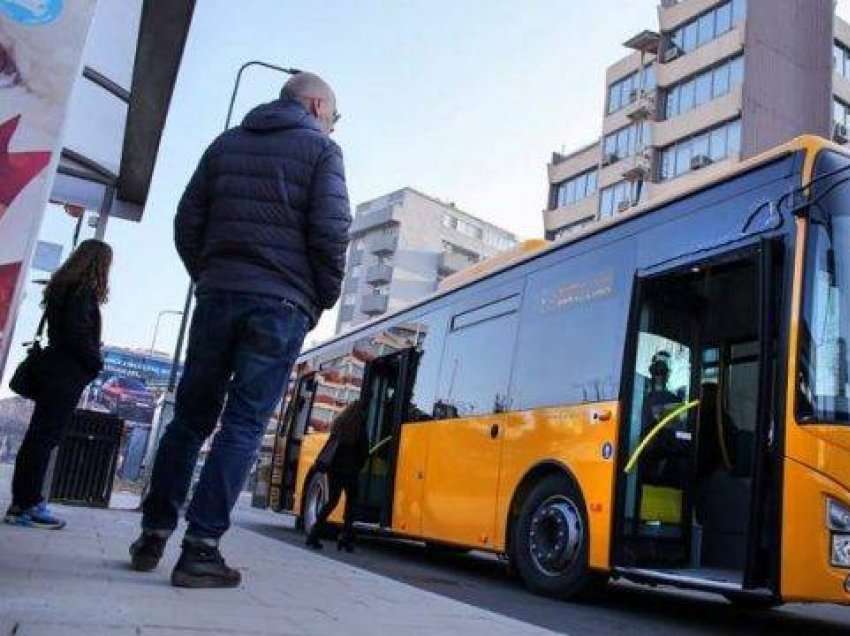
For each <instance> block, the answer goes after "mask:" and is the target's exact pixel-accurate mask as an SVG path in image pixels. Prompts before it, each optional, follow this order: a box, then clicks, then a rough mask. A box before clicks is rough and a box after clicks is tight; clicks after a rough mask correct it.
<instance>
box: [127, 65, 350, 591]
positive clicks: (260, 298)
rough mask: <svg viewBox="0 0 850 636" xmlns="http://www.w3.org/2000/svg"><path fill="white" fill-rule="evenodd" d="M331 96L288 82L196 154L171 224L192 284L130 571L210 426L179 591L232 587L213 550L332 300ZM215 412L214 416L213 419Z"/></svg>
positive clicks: (153, 540)
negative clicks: (171, 396)
mask: <svg viewBox="0 0 850 636" xmlns="http://www.w3.org/2000/svg"><path fill="white" fill-rule="evenodd" d="M338 119H339V113H338V112H337V110H336V96H335V95H334V92H333V90H331V87H330V86H329V85H328V84H327V83H326V82H325V81H324V80H322V79H321V78H320V77H319V76H317V75H314V74H312V73H299V74H298V75H295V76H293V77H292V78H291V79H290V80H289V81H288V82H287V83H286V85H285V86H284V87H283V90H282V91H281V94H280V99H278V100H275V101H273V102H270V103H268V104H262V105H260V106H258V107H256V108H255V109H254V110H252V111H251V112H250V113H248V115H247V116H246V117H245V119H244V120H243V122H242V124H241V125H240V126H238V127H236V128H232V129H230V130H228V131H226V132H225V133H224V134H222V135H221V136H219V137H218V138H217V139H216V140H215V141H213V143H212V144H211V145H210V146H209V148H207V150H206V152H205V153H204V154H203V156H202V157H201V160H200V163H199V164H198V168H197V170H196V171H195V174H194V175H193V176H192V179H191V180H190V181H189V185H188V186H187V188H186V191H185V193H184V194H183V197H182V199H181V200H180V204H179V206H178V209H177V215H176V217H175V220H174V234H175V243H176V245H177V251H178V253H179V254H180V258H181V259H182V261H183V264H184V265H185V267H186V270H187V271H188V272H189V275H190V276H191V277H192V280H193V281H194V282H195V285H196V294H197V308H196V309H195V312H194V315H193V317H192V326H191V330H190V334H189V348H188V351H187V354H186V363H185V367H184V370H183V377H182V379H181V380H180V385H179V387H178V389H177V399H176V405H175V416H174V419H173V420H172V422H171V423H170V424H169V425H168V428H167V429H166V431H165V434H164V435H163V437H162V441H161V442H160V444H159V449H158V451H157V455H156V460H155V462H154V468H153V473H152V476H151V486H150V492H149V494H148V496H147V497H146V498H145V501H144V503H143V506H142V509H143V513H144V514H143V517H142V534H141V536H140V537H139V539H138V540H137V541H136V542H135V543H133V545H132V546H131V547H130V555H131V558H132V565H133V568H135V569H136V570H139V571H150V570H153V569H154V568H156V566H157V565H158V564H159V561H160V559H161V557H162V554H163V550H164V548H165V544H166V541H167V540H168V538H169V536H170V535H171V534H172V532H173V531H174V529H175V528H176V526H177V520H178V515H179V511H180V509H181V507H182V506H183V504H184V502H185V499H186V497H187V493H188V491H189V485H190V482H191V479H192V473H193V470H194V468H195V464H196V462H197V460H198V453H199V451H200V448H201V445H202V444H203V443H204V441H205V440H206V439H207V438H208V437H209V436H210V435H211V434H212V433H213V430H214V429H215V427H216V423H217V422H219V417H220V423H221V428H220V430H219V432H218V433H217V434H216V436H215V439H214V440H213V443H212V449H211V450H210V453H209V455H208V457H207V460H206V463H205V464H204V467H203V470H202V471H201V476H200V480H199V482H198V485H197V487H196V488H195V492H194V495H193V496H192V500H191V502H190V504H189V508H188V511H187V513H186V521H187V523H188V526H187V529H186V534H185V537H184V539H183V551H182V554H181V556H180V559H179V561H178V562H177V565H176V566H175V567H174V570H173V572H172V574H171V582H172V584H173V585H176V586H180V587H235V586H238V585H239V583H240V581H241V577H240V574H239V572H238V571H237V570H234V569H232V568H230V567H228V566H227V564H226V563H225V562H224V559H223V558H222V556H221V553H220V551H219V549H218V543H219V539H220V538H221V536H222V535H223V534H224V533H225V532H226V531H227V529H228V527H229V526H230V511H231V509H232V508H233V505H234V504H235V503H236V500H237V497H238V496H239V493H240V492H241V490H242V488H243V486H244V483H245V479H246V477H247V475H248V471H249V470H250V468H251V466H252V464H253V463H254V461H255V459H256V456H257V451H258V449H259V445H260V442H261V440H262V437H263V433H264V432H265V429H266V425H267V424H268V422H269V419H270V418H271V416H272V413H273V411H274V408H275V406H276V404H277V403H278V401H279V399H280V396H281V395H282V394H283V389H284V385H285V383H286V382H287V381H288V379H289V374H290V371H291V370H292V365H293V363H294V361H295V358H296V356H297V355H298V353H299V351H300V349H301V345H302V343H303V341H304V337H305V335H306V334H307V332H308V331H309V330H310V329H312V328H313V327H314V326H315V325H316V322H317V321H318V320H319V316H320V315H321V313H322V311H324V310H326V309H330V308H331V307H333V305H334V303H336V301H337V298H338V297H339V293H340V285H341V283H342V278H343V272H344V269H345V252H346V248H347V246H348V228H349V225H350V223H351V215H350V210H349V204H348V193H347V190H346V185H345V175H344V171H343V165H342V153H341V151H340V149H339V146H337V145H336V144H335V143H334V142H333V141H331V139H330V137H329V135H330V134H331V133H332V132H333V129H334V125H335V124H336V122H337V120H338ZM222 409H223V410H222Z"/></svg>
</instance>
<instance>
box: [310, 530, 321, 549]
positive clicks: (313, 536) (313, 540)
mask: <svg viewBox="0 0 850 636" xmlns="http://www.w3.org/2000/svg"><path fill="white" fill-rule="evenodd" d="M306 543H307V547H308V548H312V549H313V550H321V549H322V547H323V546H322V542H321V541H319V537H318V533H315V532H311V533H310V534H308V535H307V542H306Z"/></svg>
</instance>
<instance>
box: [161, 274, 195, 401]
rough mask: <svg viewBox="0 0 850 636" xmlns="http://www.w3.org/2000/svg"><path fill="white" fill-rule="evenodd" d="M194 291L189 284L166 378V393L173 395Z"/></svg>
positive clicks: (191, 284) (193, 284)
mask: <svg viewBox="0 0 850 636" xmlns="http://www.w3.org/2000/svg"><path fill="white" fill-rule="evenodd" d="M194 291H195V283H193V282H190V283H189V289H188V290H187V291H186V304H185V305H184V306H183V311H182V312H180V313H182V314H183V317H182V318H181V319H180V331H179V332H178V333H177V344H176V346H175V347H174V356H173V357H172V358H171V373H170V374H169V376H168V388H167V389H166V392H167V393H174V389H175V387H176V386H177V367H178V366H180V356H181V355H182V353H183V341H184V340H185V339H186V324H187V322H188V320H189V310H190V309H191V308H192V294H193V292H194Z"/></svg>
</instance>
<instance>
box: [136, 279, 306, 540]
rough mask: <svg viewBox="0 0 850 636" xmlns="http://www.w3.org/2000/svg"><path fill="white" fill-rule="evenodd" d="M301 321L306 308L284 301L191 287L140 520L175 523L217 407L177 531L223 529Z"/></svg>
mask: <svg viewBox="0 0 850 636" xmlns="http://www.w3.org/2000/svg"><path fill="white" fill-rule="evenodd" d="M309 327H310V319H309V318H308V316H307V314H306V313H305V312H304V311H302V310H301V309H299V308H297V307H295V306H294V305H292V304H290V303H289V302H286V301H281V300H278V299H275V298H271V297H266V296H257V295H253V294H240V293H233V292H224V291H216V292H209V293H205V294H203V295H199V296H198V304H197V307H196V308H195V313H194V316H193V317H192V327H191V330H190V332H189V348H188V351H187V353H186V364H185V368H184V370H183V377H182V379H181V380H180V386H179V387H178V388H177V400H176V404H175V407H174V408H175V411H174V419H173V420H172V422H171V423H170V424H169V425H168V428H167V429H166V431H165V434H164V435H163V436H162V440H161V441H160V444H159V449H158V450H157V454H156V460H155V461H154V468H153V474H152V476H151V487H150V492H149V494H148V496H147V497H146V498H145V501H144V503H143V505H142V511H143V513H144V514H143V518H142V528H144V529H145V530H148V531H156V532H157V533H159V534H170V533H171V532H172V531H173V530H174V528H175V527H176V526H177V518H178V515H179V511H180V508H181V507H182V506H183V503H184V502H185V500H186V495H187V493H188V491H189V486H190V483H191V480H192V473H193V471H194V468H195V464H196V463H197V460H198V453H199V451H200V449H201V445H202V444H203V443H204V441H205V440H206V439H207V438H208V437H209V436H210V435H211V434H212V432H213V430H214V429H215V426H216V423H217V422H218V419H219V415H221V429H220V430H219V432H218V433H217V434H216V436H215V439H214V440H213V443H212V449H211V450H210V453H209V455H208V457H207V460H206V463H205V464H204V467H203V469H202V471H201V476H200V481H199V482H198V485H197V487H196V489H195V493H194V495H193V497H192V501H191V503H190V504H189V509H188V512H187V513H186V520H187V521H188V524H189V527H188V529H187V531H186V534H187V535H188V536H191V537H196V538H203V539H218V538H219V537H220V536H221V535H222V534H224V533H225V532H226V531H227V529H228V528H229V527H230V511H231V510H232V509H233V506H234V505H235V504H236V500H237V498H238V497H239V493H240V492H241V491H242V487H243V486H244V484H245V480H246V478H247V476H248V472H249V470H250V469H251V466H252V465H253V463H254V461H255V460H256V457H257V451H258V449H259V446H260V443H261V442H262V439H263V434H264V433H265V430H266V427H267V425H268V423H269V419H270V418H271V416H272V413H273V412H274V409H275V406H276V405H277V403H278V401H279V400H280V399H281V397H282V395H283V390H284V387H285V385H286V383H287V381H288V379H289V374H290V372H291V370H292V365H293V364H294V362H295V359H296V357H297V356H298V353H299V351H300V350H301V345H302V343H303V341H304V336H305V335H306V334H307V331H308V329H309ZM225 397H226V398H227V405H226V406H224V402H225ZM223 406H224V412H223V413H222V407H223Z"/></svg>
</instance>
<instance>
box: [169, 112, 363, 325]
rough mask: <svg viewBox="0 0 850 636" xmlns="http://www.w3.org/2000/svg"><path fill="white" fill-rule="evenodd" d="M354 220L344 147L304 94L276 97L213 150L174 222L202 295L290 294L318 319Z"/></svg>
mask: <svg viewBox="0 0 850 636" xmlns="http://www.w3.org/2000/svg"><path fill="white" fill-rule="evenodd" d="M350 224H351V213H350V208H349V203H348V191H347V189H346V184H345V173H344V170H343V164H342V152H341V150H340V148H339V146H337V145H336V144H335V143H334V142H333V141H331V139H330V138H329V137H328V136H327V135H325V134H323V133H322V131H321V128H320V126H319V122H318V121H317V120H316V118H315V117H313V116H312V115H311V114H310V113H309V112H308V111H307V110H306V109H305V108H304V107H303V106H302V105H301V104H300V103H299V102H297V101H294V100H277V101H273V102H270V103H268V104H263V105H261V106H258V107H257V108H255V109H254V110H252V111H251V112H250V113H248V115H247V116H246V117H245V119H244V121H243V122H242V125H241V126H238V127H236V128H232V129H230V130H228V131H226V132H225V133H223V134H222V135H220V136H219V137H218V138H217V139H216V140H215V141H214V142H213V143H212V144H211V145H210V147H209V148H207V150H206V152H205V153H204V155H203V157H202V158H201V161H200V163H199V165H198V168H197V170H196V171H195V174H194V175H193V176H192V179H191V181H190V182H189V185H188V186H187V188H186V191H185V193H184V194H183V198H182V199H181V201H180V205H179V207H178V210H177V216H176V217H175V223H174V227H175V242H176V244H177V251H178V252H179V253H180V257H181V258H182V260H183V263H184V265H185V266H186V269H187V271H188V272H189V274H190V276H191V277H192V279H193V280H195V281H196V282H197V283H198V292H199V293H203V292H204V291H206V290H228V291H237V292H247V293H254V294H262V295H266V296H273V297H276V298H281V299H286V300H289V301H290V302H293V303H295V304H296V305H298V306H300V307H301V308H303V309H304V310H305V311H306V312H307V313H308V314H309V315H310V317H311V318H312V320H313V324H315V323H316V321H317V320H318V318H319V315H320V314H321V312H322V311H323V310H325V309H330V308H331V307H333V305H334V304H335V303H336V301H337V299H338V298H339V294H340V287H341V284H342V278H343V274H344V270H345V251H346V249H347V246H348V228H349V226H350Z"/></svg>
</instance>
